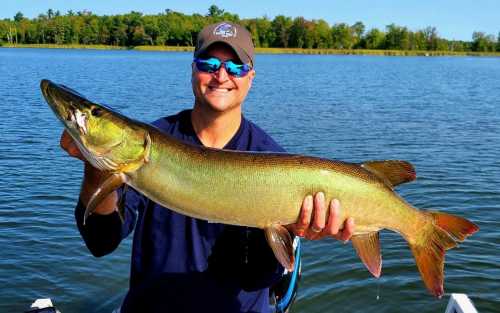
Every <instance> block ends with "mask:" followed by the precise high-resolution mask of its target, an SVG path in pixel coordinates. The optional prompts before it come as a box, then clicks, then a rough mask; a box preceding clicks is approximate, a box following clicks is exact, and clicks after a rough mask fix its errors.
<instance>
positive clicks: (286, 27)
mask: <svg viewBox="0 0 500 313" xmlns="http://www.w3.org/2000/svg"><path fill="white" fill-rule="evenodd" d="M292 25H293V21H292V19H291V18H290V17H286V16H284V15H278V16H276V17H275V18H274V20H273V21H272V23H271V27H272V30H273V33H274V34H275V39H274V43H273V46H274V47H281V48H288V45H289V39H290V28H291V27H292Z"/></svg>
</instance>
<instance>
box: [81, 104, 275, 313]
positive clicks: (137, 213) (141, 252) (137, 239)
mask: <svg viewBox="0 0 500 313" xmlns="http://www.w3.org/2000/svg"><path fill="white" fill-rule="evenodd" d="M153 125H154V126H156V127H157V128H159V129H160V130H161V131H163V132H165V133H167V134H170V135H172V136H174V137H176V138H178V139H180V140H182V141H184V142H186V143H190V144H195V145H202V143H201V142H200V140H199V139H198V137H197V136H196V133H195V132H194V130H193V127H192V124H191V110H186V111H182V112H180V113H179V114H177V115H173V116H169V117H166V118H162V119H160V120H157V121H155V122H154V123H153ZM224 148H225V149H231V150H240V151H273V152H283V151H284V150H283V149H282V148H281V147H280V146H279V145H278V144H277V143H276V142H274V141H273V140H272V139H271V137H270V136H269V135H267V134H266V133H265V132H264V131H263V130H262V129H260V128H259V127H258V126H256V125H255V124H253V123H252V122H250V121H248V120H246V119H245V118H243V119H242V123H241V125H240V127H239V129H238V131H237V133H236V134H235V135H234V136H233V138H232V139H231V140H230V141H229V143H228V144H227V145H226V146H225V147H224ZM119 192H120V193H121V190H119ZM124 196H125V223H124V224H123V225H122V223H121V221H120V219H119V216H118V214H117V213H113V214H110V215H98V214H93V215H91V216H90V217H89V218H88V220H87V223H86V225H85V226H83V225H82V222H83V213H84V207H83V206H82V205H81V203H79V204H78V205H77V207H76V210H75V217H76V221H77V225H78V229H79V230H80V233H81V235H82V237H83V239H84V241H85V243H86V245H87V247H88V248H89V250H90V251H91V252H92V254H94V255H95V256H102V255H106V254H108V253H110V252H112V251H113V250H114V249H115V248H116V247H117V246H118V244H119V243H120V241H121V240H122V239H123V238H125V237H126V236H127V235H129V234H130V233H131V232H132V231H133V230H135V232H134V238H133V246H132V260H131V273H130V286H129V292H128V293H127V296H126V297H125V300H124V302H123V304H122V312H202V311H203V312H232V313H233V312H252V313H257V312H259V313H260V312H269V289H268V287H269V286H270V285H271V284H273V283H274V282H276V281H277V280H278V279H279V278H280V277H281V274H282V273H283V268H282V267H281V265H279V263H278V262H277V261H276V259H275V257H274V254H273V252H272V250H271V249H270V247H269V246H268V244H267V242H266V240H265V236H264V233H263V231H262V230H260V229H255V228H249V227H239V226H230V225H223V224H218V223H210V222H208V221H204V220H200V219H196V218H191V217H188V216H185V215H181V214H178V213H176V212H174V211H171V210H169V209H167V208H165V207H162V206H160V205H158V204H156V203H154V202H153V201H151V200H149V199H148V198H146V197H145V196H143V195H141V194H140V193H139V192H137V191H135V190H134V189H132V188H130V187H129V188H128V190H127V191H126V192H125V195H124ZM193 197H196V194H193Z"/></svg>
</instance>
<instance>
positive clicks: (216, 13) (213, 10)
mask: <svg viewBox="0 0 500 313" xmlns="http://www.w3.org/2000/svg"><path fill="white" fill-rule="evenodd" d="M223 14H224V10H223V9H219V7H218V6H216V5H215V4H212V5H211V6H210V7H209V8H208V15H207V16H209V17H213V18H218V17H221V16H222V15H223Z"/></svg>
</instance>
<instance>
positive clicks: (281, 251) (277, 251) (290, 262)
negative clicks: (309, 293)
mask: <svg viewBox="0 0 500 313" xmlns="http://www.w3.org/2000/svg"><path fill="white" fill-rule="evenodd" d="M264 232H265V234H266V239H267V243H268V244H269V246H270V247H271V249H272V250H273V253H274V256H275V257H276V259H277V260H278V262H280V263H281V265H283V267H284V268H286V269H287V270H288V271H289V272H293V268H294V264H295V256H294V253H293V240H292V237H291V236H290V233H289V232H288V230H287V229H286V228H285V227H283V226H281V225H279V224H273V225H271V226H268V227H266V228H264Z"/></svg>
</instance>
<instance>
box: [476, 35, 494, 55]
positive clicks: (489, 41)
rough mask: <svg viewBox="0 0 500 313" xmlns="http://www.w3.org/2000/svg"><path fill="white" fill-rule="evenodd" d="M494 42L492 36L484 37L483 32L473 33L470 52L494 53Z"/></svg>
mask: <svg viewBox="0 0 500 313" xmlns="http://www.w3.org/2000/svg"><path fill="white" fill-rule="evenodd" d="M494 41H495V38H494V37H493V35H486V34H485V33H483V32H477V31H475V32H474V33H473V34H472V51H477V52H487V51H494V50H495V49H494V45H495V44H494Z"/></svg>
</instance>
